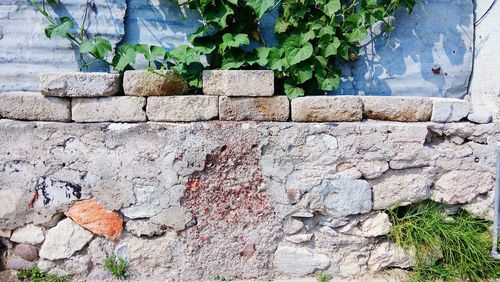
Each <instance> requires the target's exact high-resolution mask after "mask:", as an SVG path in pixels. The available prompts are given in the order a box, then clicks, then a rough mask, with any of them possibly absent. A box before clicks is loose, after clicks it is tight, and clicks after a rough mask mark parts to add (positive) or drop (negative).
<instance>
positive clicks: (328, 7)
mask: <svg viewBox="0 0 500 282" xmlns="http://www.w3.org/2000/svg"><path fill="white" fill-rule="evenodd" d="M341 7H342V6H341V5H340V0H330V1H328V3H326V4H325V5H324V6H323V12H325V14H326V15H327V16H329V17H330V18H333V17H334V16H335V13H336V12H337V11H338V10H340V8H341Z"/></svg>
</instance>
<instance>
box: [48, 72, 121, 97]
mask: <svg viewBox="0 0 500 282" xmlns="http://www.w3.org/2000/svg"><path fill="white" fill-rule="evenodd" d="M121 85H122V79H121V75H119V74H111V73H105V72H69V73H44V74H41V75H40V91H41V92H42V94H43V95H45V96H57V97H105V96H114V95H117V94H119V93H120V92H121Z"/></svg>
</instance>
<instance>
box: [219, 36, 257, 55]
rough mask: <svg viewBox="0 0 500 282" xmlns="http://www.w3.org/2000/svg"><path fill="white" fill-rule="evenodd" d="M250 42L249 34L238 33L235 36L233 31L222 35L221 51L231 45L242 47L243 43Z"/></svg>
mask: <svg viewBox="0 0 500 282" xmlns="http://www.w3.org/2000/svg"><path fill="white" fill-rule="evenodd" d="M248 44H250V39H249V38H248V35H247V34H243V33H240V34H236V35H235V36H233V35H232V34H231V33H226V34H224V35H223V36H222V43H221V44H220V48H221V51H222V52H224V50H226V49H227V48H229V47H240V46H241V45H248Z"/></svg>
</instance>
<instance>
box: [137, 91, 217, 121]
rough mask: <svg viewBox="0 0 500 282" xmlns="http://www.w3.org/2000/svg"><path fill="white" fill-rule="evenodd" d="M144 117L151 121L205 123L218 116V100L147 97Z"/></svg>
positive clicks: (185, 97) (215, 98)
mask: <svg viewBox="0 0 500 282" xmlns="http://www.w3.org/2000/svg"><path fill="white" fill-rule="evenodd" d="M146 115H147V116H148V120H151V121H205V120H211V119H215V118H217V116H218V115H219V98H218V97H215V96H214V97H210V96H187V95H186V96H170V97H149V98H148V102H147V107H146Z"/></svg>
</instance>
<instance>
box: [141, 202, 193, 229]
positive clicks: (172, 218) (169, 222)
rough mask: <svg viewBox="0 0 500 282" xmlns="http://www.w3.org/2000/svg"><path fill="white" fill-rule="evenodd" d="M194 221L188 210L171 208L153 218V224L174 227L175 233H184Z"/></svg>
mask: <svg viewBox="0 0 500 282" xmlns="http://www.w3.org/2000/svg"><path fill="white" fill-rule="evenodd" d="M192 219H193V215H192V214H191V213H190V212H189V211H188V210H187V209H185V208H182V207H170V208H168V209H164V210H162V211H161V212H160V213H159V214H157V215H155V216H153V217H151V222H153V223H155V224H158V225H166V226H168V227H172V228H173V229H174V230H175V231H182V230H184V229H186V224H188V223H189V222H190V221H191V220H192Z"/></svg>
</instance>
